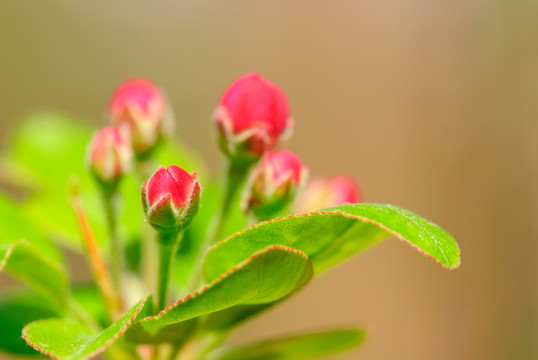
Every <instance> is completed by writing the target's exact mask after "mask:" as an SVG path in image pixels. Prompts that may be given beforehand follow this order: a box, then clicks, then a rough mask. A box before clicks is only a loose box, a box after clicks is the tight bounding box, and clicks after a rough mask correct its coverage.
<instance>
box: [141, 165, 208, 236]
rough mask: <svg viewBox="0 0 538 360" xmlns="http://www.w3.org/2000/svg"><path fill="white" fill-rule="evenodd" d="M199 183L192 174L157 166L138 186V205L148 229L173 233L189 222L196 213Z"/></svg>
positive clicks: (175, 168) (174, 167) (177, 168)
mask: <svg viewBox="0 0 538 360" xmlns="http://www.w3.org/2000/svg"><path fill="white" fill-rule="evenodd" d="M199 197H200V184H199V183H198V177H197V175H196V173H192V174H189V173H188V172H186V171H185V170H183V169H181V168H179V167H177V166H173V165H172V166H170V167H169V168H168V169H166V168H164V167H161V168H159V170H157V172H156V173H155V174H153V176H152V177H151V178H150V179H149V180H148V181H146V182H145V183H144V186H143V187H142V204H143V205H144V211H145V213H146V218H147V220H148V222H149V223H150V225H151V226H153V227H154V228H155V229H156V230H159V231H177V230H180V229H181V228H183V227H185V226H186V225H188V224H189V223H190V221H191V220H192V217H193V216H194V215H195V214H196V212H197V211H198V202H199Z"/></svg>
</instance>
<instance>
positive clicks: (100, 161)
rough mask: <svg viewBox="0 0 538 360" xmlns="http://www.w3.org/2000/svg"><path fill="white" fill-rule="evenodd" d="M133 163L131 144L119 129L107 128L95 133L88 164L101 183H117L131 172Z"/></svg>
mask: <svg viewBox="0 0 538 360" xmlns="http://www.w3.org/2000/svg"><path fill="white" fill-rule="evenodd" d="M132 161H133V153H132V150H131V144H130V143H129V141H128V140H127V139H126V138H125V136H123V135H122V134H121V133H120V132H119V131H118V129H117V128H115V127H112V126H107V127H104V128H102V129H101V130H99V131H97V132H96V133H95V135H94V136H93V139H92V141H91V143H90V147H89V150H88V163H89V166H90V170H91V171H92V173H93V174H94V175H95V177H96V178H97V179H98V180H99V181H101V182H103V183H115V182H117V181H118V180H119V179H120V178H121V176H122V175H123V174H125V173H126V172H127V171H129V169H130V167H131V164H132Z"/></svg>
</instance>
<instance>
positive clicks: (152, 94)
mask: <svg viewBox="0 0 538 360" xmlns="http://www.w3.org/2000/svg"><path fill="white" fill-rule="evenodd" d="M107 117H108V118H109V120H110V121H111V122H112V123H113V124H114V125H115V126H117V127H118V128H120V130H122V132H125V133H128V134H129V137H130V139H131V142H132V145H133V149H134V152H135V154H136V156H137V158H138V159H144V158H146V157H147V156H148V155H149V154H150V153H151V151H152V150H153V149H154V148H155V146H156V145H157V144H158V142H159V140H160V139H161V138H162V137H163V135H167V134H171V133H172V132H173V130H174V117H173V114H172V110H171V107H170V105H169V103H168V100H167V99H166V96H165V95H164V93H163V92H162V91H161V90H160V89H159V88H157V87H156V86H155V85H154V84H153V83H151V82H150V81H148V80H145V79H138V78H135V79H130V80H127V81H125V82H124V83H123V84H121V85H120V86H118V88H117V89H116V91H115V92H114V95H113V96H112V99H111V100H110V104H109V106H108V109H107Z"/></svg>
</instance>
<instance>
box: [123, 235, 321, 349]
mask: <svg viewBox="0 0 538 360" xmlns="http://www.w3.org/2000/svg"><path fill="white" fill-rule="evenodd" d="M311 278H312V264H311V263H310V260H309V259H308V257H307V256H306V255H305V254H304V253H303V252H301V251H298V250H294V249H290V248H287V247H284V246H280V245H274V246H270V247H268V248H266V249H263V250H262V251H259V252H257V253H255V254H254V255H252V256H251V257H249V258H248V259H247V260H246V261H243V262H241V263H240V264H238V265H237V266H234V267H233V268H231V269H230V270H229V271H228V272H227V273H226V274H224V275H222V276H220V277H219V278H218V279H216V280H215V281H214V282H213V283H212V284H210V285H209V286H206V287H204V288H202V289H201V290H199V291H197V292H196V293H194V294H190V295H188V296H187V297H185V298H183V299H181V300H179V301H178V302H177V303H175V304H173V305H171V306H169V307H168V308H166V309H164V310H163V311H161V313H160V314H158V315H156V316H151V317H148V318H145V319H142V320H141V321H140V322H138V323H137V324H135V325H134V326H133V327H132V328H130V329H129V331H128V332H127V334H126V338H127V340H130V341H133V342H138V341H140V342H160V341H163V342H166V341H171V339H170V332H169V330H170V329H173V330H174V332H180V331H181V329H182V327H183V325H181V324H179V323H182V322H185V324H184V325H185V326H191V325H192V324H190V322H187V320H190V319H194V318H196V317H198V316H201V315H205V314H209V313H213V312H216V311H220V310H223V309H228V308H231V307H233V306H236V305H240V304H243V305H244V304H264V303H270V302H273V301H276V300H278V299H281V298H283V297H285V296H287V295H288V294H290V293H292V292H294V291H295V290H297V289H298V288H300V287H302V286H304V285H305V284H306V283H307V282H308V281H309V280H310V279H311Z"/></svg>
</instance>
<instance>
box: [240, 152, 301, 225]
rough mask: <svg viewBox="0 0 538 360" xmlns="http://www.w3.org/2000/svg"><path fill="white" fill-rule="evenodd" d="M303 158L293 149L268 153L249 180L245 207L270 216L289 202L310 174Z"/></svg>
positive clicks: (266, 216) (263, 216)
mask: <svg viewBox="0 0 538 360" xmlns="http://www.w3.org/2000/svg"><path fill="white" fill-rule="evenodd" d="M306 173H307V171H306V169H305V168H304V167H303V164H302V162H301V159H299V157H298V156H297V155H295V154H294V153H292V152H291V151H287V150H277V151H273V152H268V153H266V154H265V155H264V156H263V158H262V160H261V162H260V164H259V165H258V167H257V168H256V169H255V170H254V173H253V175H252V177H251V179H250V183H249V193H248V195H247V199H246V201H245V210H246V211H253V212H254V214H256V216H258V217H259V218H262V219H264V218H268V217H270V216H272V215H274V214H276V213H277V212H278V211H280V210H282V209H283V208H284V207H285V206H286V205H287V204H289V203H290V202H291V201H292V200H293V197H294V196H295V192H296V190H297V189H298V187H299V185H300V184H301V183H302V181H303V179H304V178H305V177H306Z"/></svg>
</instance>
